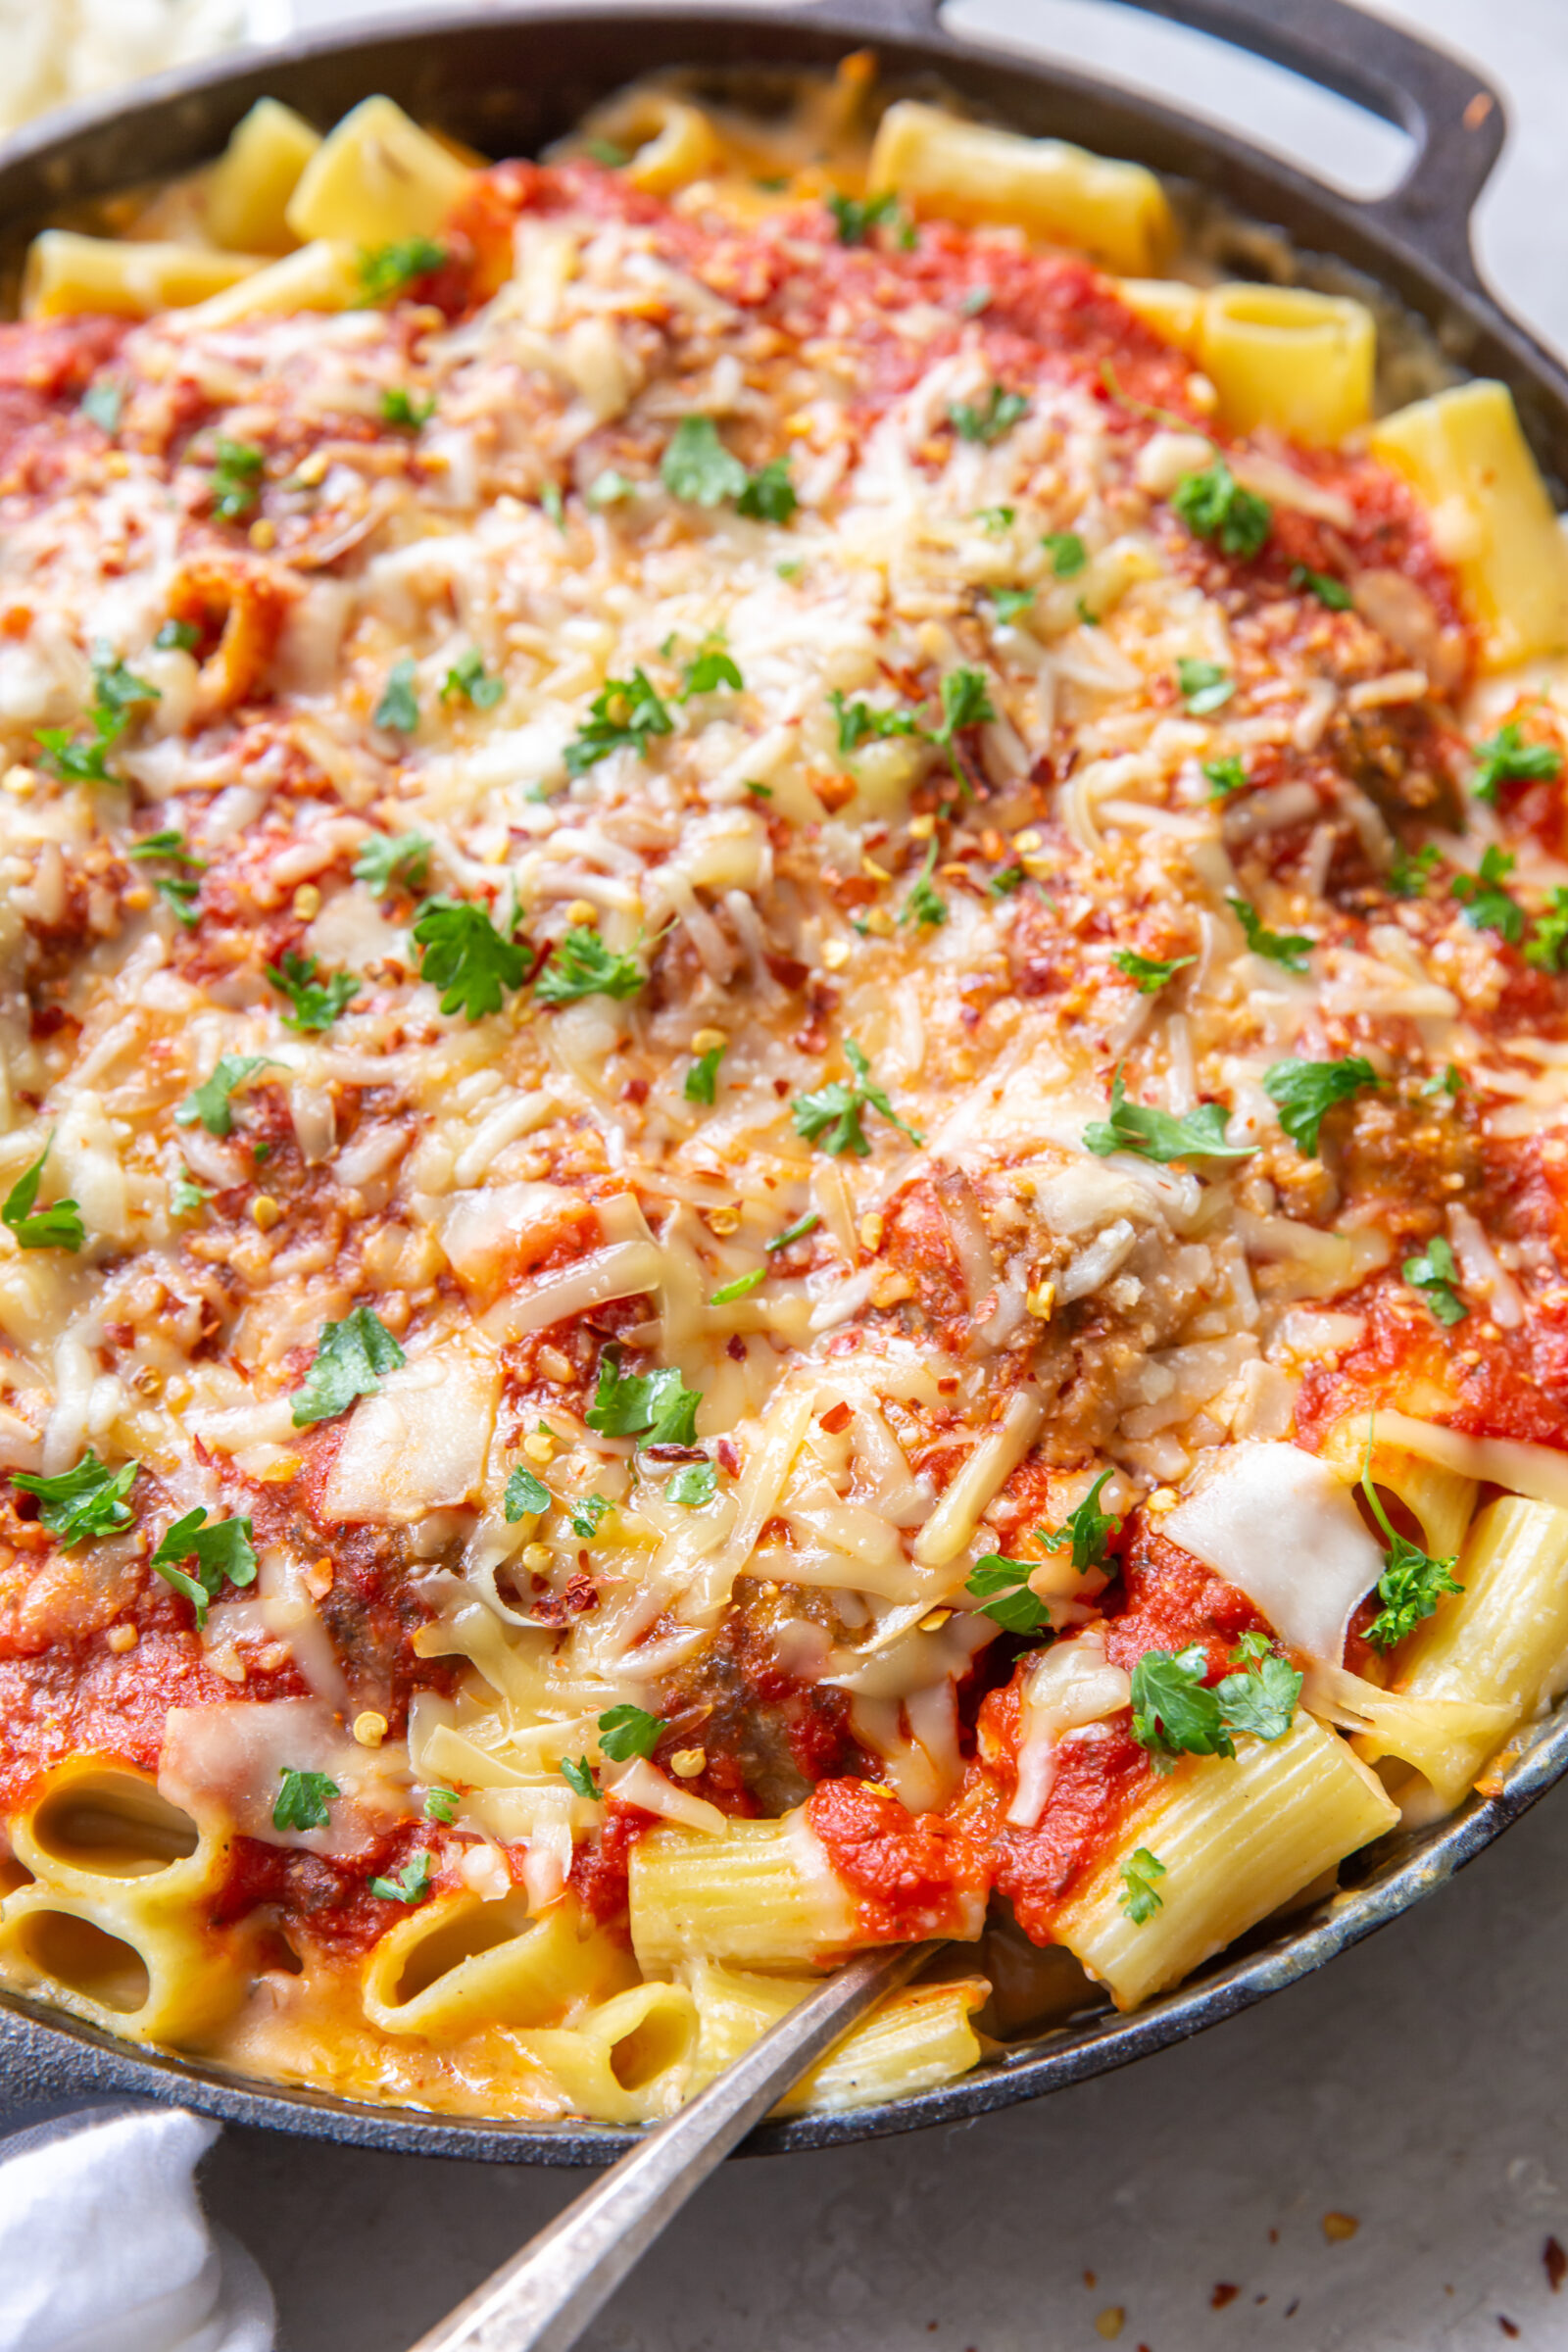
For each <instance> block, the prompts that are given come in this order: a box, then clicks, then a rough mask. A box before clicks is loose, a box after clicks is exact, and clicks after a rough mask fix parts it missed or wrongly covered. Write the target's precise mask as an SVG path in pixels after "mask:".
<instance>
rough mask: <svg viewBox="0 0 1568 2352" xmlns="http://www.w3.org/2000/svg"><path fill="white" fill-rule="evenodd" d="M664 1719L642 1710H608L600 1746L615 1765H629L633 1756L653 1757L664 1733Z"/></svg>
mask: <svg viewBox="0 0 1568 2352" xmlns="http://www.w3.org/2000/svg"><path fill="white" fill-rule="evenodd" d="M663 1728H664V1726H663V1722H662V1718H661V1717H660V1716H658V1715H650V1714H649V1713H648V1712H647V1711H646V1709H644V1708H642V1707H630V1706H621V1707H607V1708H606V1710H605V1712H604V1713H603V1715H601V1716H600V1718H599V1745H600V1749H601V1752H602V1753H603V1754H605V1755H607V1756H608V1757H609V1758H610V1761H611V1762H612V1764H628V1763H630V1761H631V1759H632V1757H633V1756H651V1755H652V1754H653V1752H654V1749H655V1748H656V1747H657V1746H658V1744H659V1735H660V1733H661V1732H662V1730H663Z"/></svg>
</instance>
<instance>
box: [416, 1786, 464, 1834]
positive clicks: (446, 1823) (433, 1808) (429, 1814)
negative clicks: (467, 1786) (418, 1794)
mask: <svg viewBox="0 0 1568 2352" xmlns="http://www.w3.org/2000/svg"><path fill="white" fill-rule="evenodd" d="M462 1802H463V1799H462V1798H461V1797H460V1796H459V1794H458V1792H457V1790H456V1789H426V1790H425V1792H424V1818H425V1820H426V1821H438V1822H440V1823H441V1825H442V1827H443V1828H444V1829H450V1828H451V1827H452V1824H453V1823H454V1822H455V1821H456V1820H457V1818H458V1807H459V1805H460V1804H461V1803H462Z"/></svg>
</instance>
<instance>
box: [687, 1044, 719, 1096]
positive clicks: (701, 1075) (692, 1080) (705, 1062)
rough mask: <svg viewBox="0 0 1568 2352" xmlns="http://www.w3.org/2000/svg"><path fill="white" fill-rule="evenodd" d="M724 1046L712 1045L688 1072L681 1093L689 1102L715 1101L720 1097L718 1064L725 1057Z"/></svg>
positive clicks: (700, 1055)
mask: <svg viewBox="0 0 1568 2352" xmlns="http://www.w3.org/2000/svg"><path fill="white" fill-rule="evenodd" d="M724 1052H725V1049H724V1048H723V1047H722V1046H710V1047H709V1049H708V1052H707V1053H706V1054H698V1056H697V1058H696V1060H695V1061H694V1062H693V1063H692V1065H691V1068H690V1069H689V1070H688V1071H687V1073H686V1079H685V1083H684V1085H683V1086H682V1088H681V1090H680V1091H681V1093H682V1094H683V1095H684V1096H685V1098H686V1100H687V1102H688V1103H714V1102H716V1101H717V1099H718V1065H719V1063H720V1062H721V1061H722V1060H723V1058H724Z"/></svg>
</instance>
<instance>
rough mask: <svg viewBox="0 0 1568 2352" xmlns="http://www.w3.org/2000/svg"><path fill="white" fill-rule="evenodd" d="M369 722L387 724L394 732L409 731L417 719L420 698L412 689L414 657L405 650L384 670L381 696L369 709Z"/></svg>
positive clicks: (410, 731)
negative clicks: (370, 711)
mask: <svg viewBox="0 0 1568 2352" xmlns="http://www.w3.org/2000/svg"><path fill="white" fill-rule="evenodd" d="M371 722H372V724H373V725H375V726H378V727H388V728H390V729H391V731H392V733H393V734H394V735H412V734H413V733H414V730H415V728H416V727H417V725H418V723H419V698H418V696H417V694H416V693H415V690H414V658H413V656H412V655H410V654H404V655H403V656H402V657H401V658H400V659H399V660H398V661H396V662H393V664H392V666H391V668H390V669H389V670H388V671H387V673H386V684H385V685H384V686H383V687H382V689H381V699H380V701H379V702H378V703H377V704H376V706H375V709H374V711H373V712H372V713H371Z"/></svg>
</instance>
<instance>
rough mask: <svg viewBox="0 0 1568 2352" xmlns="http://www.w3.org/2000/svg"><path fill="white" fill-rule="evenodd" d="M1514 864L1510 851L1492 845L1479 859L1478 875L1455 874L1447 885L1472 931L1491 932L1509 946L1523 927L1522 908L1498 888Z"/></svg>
mask: <svg viewBox="0 0 1568 2352" xmlns="http://www.w3.org/2000/svg"><path fill="white" fill-rule="evenodd" d="M1514 864H1515V859H1514V858H1513V857H1512V855H1511V854H1510V852H1508V851H1507V850H1499V849H1498V847H1497V845H1496V843H1495V842H1494V843H1493V844H1492V846H1491V848H1490V849H1489V850H1487V851H1486V852H1485V853H1484V854H1483V856H1482V859H1481V871H1480V872H1479V873H1478V874H1455V875H1454V877H1453V880H1452V881H1451V882H1450V883H1449V885H1448V888H1449V889H1450V890H1451V891H1452V893H1453V895H1454V897H1455V898H1456V899H1457V900H1458V902H1459V904H1460V906H1461V907H1463V908H1464V919H1465V921H1466V922H1467V923H1469V924H1470V926H1471V928H1472V929H1473V930H1476V931H1495V932H1496V933H1497V935H1498V936H1499V938H1502V939H1505V940H1507V941H1508V943H1509V945H1510V946H1511V947H1517V946H1518V944H1519V941H1520V940H1521V939H1522V938H1523V937H1524V928H1525V910H1524V908H1523V907H1521V906H1520V904H1519V902H1518V900H1517V899H1514V898H1510V897H1509V895H1508V893H1507V891H1505V890H1504V889H1503V887H1502V886H1503V884H1504V882H1505V881H1506V880H1507V878H1508V876H1509V875H1510V874H1511V873H1512V872H1513V869H1514Z"/></svg>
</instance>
